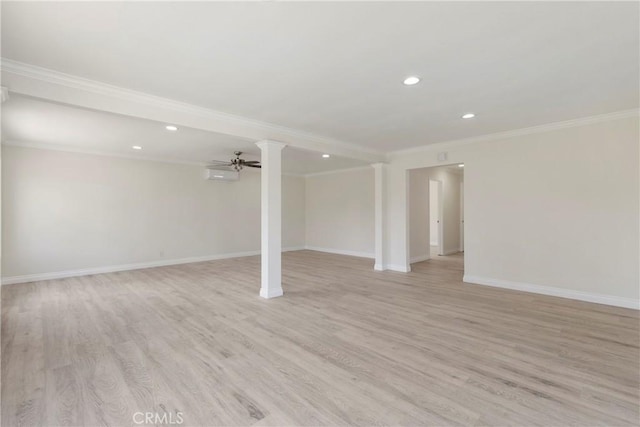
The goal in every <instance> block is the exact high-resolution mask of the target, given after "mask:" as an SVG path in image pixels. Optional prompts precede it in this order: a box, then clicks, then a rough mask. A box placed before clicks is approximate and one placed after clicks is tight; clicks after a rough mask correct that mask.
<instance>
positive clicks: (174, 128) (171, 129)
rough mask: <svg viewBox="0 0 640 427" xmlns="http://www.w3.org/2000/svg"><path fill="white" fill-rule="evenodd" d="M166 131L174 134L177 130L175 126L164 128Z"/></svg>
mask: <svg viewBox="0 0 640 427" xmlns="http://www.w3.org/2000/svg"><path fill="white" fill-rule="evenodd" d="M164 128H165V129H166V130H170V131H171V132H175V131H177V130H178V127H177V126H173V125H168V126H165V127H164Z"/></svg>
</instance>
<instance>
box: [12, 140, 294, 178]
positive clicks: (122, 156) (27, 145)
mask: <svg viewBox="0 0 640 427" xmlns="http://www.w3.org/2000/svg"><path fill="white" fill-rule="evenodd" d="M1 145H2V146H8V147H20V148H33V149H37V150H49V151H62V152H66V153H77V154H89V155H92V156H104V157H115V158H119V159H130V160H140V161H145V162H158V163H169V164H175V165H187V166H198V167H202V168H205V167H206V166H207V163H206V162H190V161H186V160H176V159H170V158H163V157H151V156H144V155H135V154H124V153H115V152H112V151H102V150H89V149H85V148H80V147H74V146H70V145H59V144H46V143H39V142H24V141H2V144H1ZM246 171H247V172H250V173H259V172H260V171H258V170H255V169H252V168H247V169H246ZM282 175H283V176H293V177H296V178H304V177H305V176H306V175H305V174H302V173H295V172H282Z"/></svg>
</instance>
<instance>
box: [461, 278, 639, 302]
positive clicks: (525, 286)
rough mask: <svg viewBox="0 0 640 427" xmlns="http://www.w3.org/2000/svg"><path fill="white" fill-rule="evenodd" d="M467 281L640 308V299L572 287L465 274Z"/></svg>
mask: <svg viewBox="0 0 640 427" xmlns="http://www.w3.org/2000/svg"><path fill="white" fill-rule="evenodd" d="M462 280H463V281H464V282H466V283H473V284H476V285H485V286H493V287H496V288H504V289H513V290H516V291H524V292H531V293H534V294H542V295H551V296H554V297H561V298H569V299H575V300H580V301H587V302H595V303H597V304H606V305H613V306H616V307H624V308H633V309H635V310H640V301H638V300H635V299H633V298H624V297H617V296H614V295H604V294H594V293H590V292H582V291H574V290H571V289H564V288H555V287H552V286H542V285H534V284H531V283H522V282H512V281H510V280H501V279H491V278H488V277H478V276H470V275H466V274H465V275H464V277H463V279H462Z"/></svg>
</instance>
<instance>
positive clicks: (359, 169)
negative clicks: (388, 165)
mask: <svg viewBox="0 0 640 427" xmlns="http://www.w3.org/2000/svg"><path fill="white" fill-rule="evenodd" d="M362 170H373V169H371V165H367V166H357V167H355V168H345V169H334V170H330V171H323V172H314V173H308V174H306V175H305V176H304V177H305V178H311V177H314V176H322V175H333V174H336V173H347V172H357V171H362Z"/></svg>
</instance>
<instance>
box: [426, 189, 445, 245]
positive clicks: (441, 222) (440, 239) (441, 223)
mask: <svg viewBox="0 0 640 427" xmlns="http://www.w3.org/2000/svg"><path fill="white" fill-rule="evenodd" d="M429 181H430V182H431V181H432V182H435V183H436V188H437V189H438V190H437V191H438V194H437V196H438V218H437V221H438V255H444V220H443V218H444V186H443V184H442V181H440V180H437V179H429Z"/></svg>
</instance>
